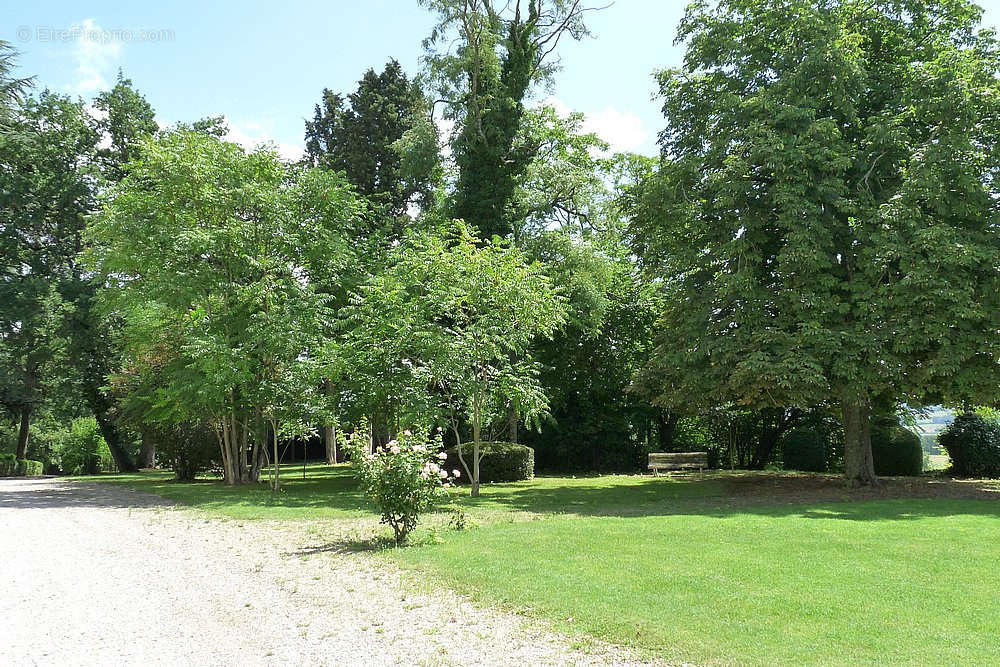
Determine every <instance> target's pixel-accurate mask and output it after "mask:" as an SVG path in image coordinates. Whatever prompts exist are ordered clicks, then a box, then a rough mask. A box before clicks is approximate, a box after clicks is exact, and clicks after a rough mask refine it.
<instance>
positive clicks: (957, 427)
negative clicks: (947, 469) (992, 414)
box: [938, 413, 1000, 477]
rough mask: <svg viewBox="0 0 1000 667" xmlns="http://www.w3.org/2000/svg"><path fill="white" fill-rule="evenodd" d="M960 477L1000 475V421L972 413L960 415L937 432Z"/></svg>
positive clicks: (939, 441) (954, 471)
mask: <svg viewBox="0 0 1000 667" xmlns="http://www.w3.org/2000/svg"><path fill="white" fill-rule="evenodd" d="M938 443H939V444H940V445H941V447H942V448H943V449H944V450H945V451H946V452H947V453H948V456H949V457H951V469H952V472H953V473H954V474H956V475H958V476H960V477H1000V424H998V423H997V422H994V421H991V420H987V419H984V418H982V417H981V416H979V415H977V414H974V413H967V414H964V415H959V416H958V417H956V418H955V421H953V422H952V423H951V424H950V425H949V426H948V427H947V428H946V429H944V430H943V431H941V434H940V435H938Z"/></svg>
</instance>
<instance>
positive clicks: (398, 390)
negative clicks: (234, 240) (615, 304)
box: [344, 223, 565, 489]
mask: <svg viewBox="0 0 1000 667" xmlns="http://www.w3.org/2000/svg"><path fill="white" fill-rule="evenodd" d="M564 313H565V311H564V306H563V301H562V299H561V298H560V296H559V295H558V293H557V292H556V291H555V290H553V288H552V286H551V283H550V281H549V279H548V278H547V277H546V276H545V274H544V269H543V267H542V266H540V265H538V264H534V263H533V264H529V263H527V262H526V261H525V258H524V255H523V254H522V252H521V251H520V250H518V249H517V248H515V247H512V246H511V245H509V244H507V243H504V242H481V241H479V240H478V239H477V238H476V237H475V236H474V235H473V233H472V232H471V231H470V230H469V229H468V228H467V227H466V226H465V225H463V224H461V223H455V224H454V225H453V226H451V227H450V228H447V229H445V230H443V231H442V232H439V233H420V234H415V235H412V236H411V237H409V238H408V239H406V241H405V242H404V243H402V244H400V246H399V247H398V248H396V249H394V251H393V253H392V254H391V256H390V265H389V266H388V267H387V268H386V269H385V270H384V271H382V272H381V273H379V274H378V275H376V276H375V277H373V278H372V279H371V280H370V281H369V282H368V283H367V284H365V285H364V286H363V287H362V289H361V291H360V294H359V298H358V299H356V300H355V303H354V304H352V306H351V307H350V308H349V309H348V310H347V323H349V324H350V325H351V329H350V331H349V334H348V340H347V345H346V348H345V350H344V354H345V355H346V356H347V357H348V361H347V364H348V367H349V368H351V369H352V373H351V374H352V375H354V376H355V377H356V378H357V380H356V381H357V382H360V383H363V384H362V388H361V390H360V392H359V393H360V394H361V395H369V396H376V397H378V396H382V397H385V399H387V400H384V401H382V403H386V402H388V403H391V404H397V405H400V406H401V409H402V410H403V415H402V417H403V419H402V420H401V421H402V422H403V423H418V424H419V423H424V424H429V423H435V422H437V423H440V422H443V421H448V422H450V423H451V424H452V426H453V428H454V430H455V432H456V435H457V434H458V426H459V422H461V421H463V420H464V422H465V423H468V424H469V425H470V426H471V429H472V438H471V440H472V441H474V442H479V441H481V440H482V437H481V432H482V429H483V428H484V427H485V426H488V425H489V424H491V423H493V422H495V421H496V420H498V419H500V418H506V416H507V415H508V412H509V411H510V410H513V411H514V412H516V413H517V414H518V415H520V416H523V417H524V418H525V419H527V420H529V421H531V420H537V419H538V417H539V416H540V415H541V414H543V413H544V411H545V409H546V407H547V400H546V397H545V393H544V391H543V390H542V387H541V385H540V384H539V382H538V373H539V368H538V364H537V363H536V362H535V361H534V360H533V359H532V358H531V356H530V354H529V346H530V345H531V344H532V343H533V342H534V341H535V340H537V339H538V338H542V337H546V336H551V335H552V333H553V332H554V331H555V329H556V328H557V327H558V326H559V324H560V323H561V322H562V321H563V318H564V317H565V314H564ZM376 341H377V344H373V342H376ZM475 482H476V480H475V479H473V483H474V486H473V489H475V488H476V487H475Z"/></svg>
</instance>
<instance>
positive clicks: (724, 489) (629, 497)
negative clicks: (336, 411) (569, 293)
mask: <svg viewBox="0 0 1000 667" xmlns="http://www.w3.org/2000/svg"><path fill="white" fill-rule="evenodd" d="M620 479H621V478H620ZM623 479H625V480H627V482H626V483H623V484H609V485H599V484H594V485H584V484H579V483H576V480H574V483H572V484H558V483H553V482H555V480H549V482H550V483H549V484H547V485H544V486H538V485H532V486H519V485H513V484H511V485H496V486H494V487H490V488H488V489H486V490H485V491H484V495H483V496H482V497H481V498H478V499H474V498H466V499H465V500H464V502H463V504H465V505H466V506H467V507H470V508H477V509H483V510H486V509H506V510H508V511H522V512H533V513H538V512H542V513H553V514H572V515H578V516H613V517H645V516H671V515H705V516H715V517H727V516H732V515H734V514H758V515H762V516H775V517H777V516H798V517H804V518H812V519H842V520H844V519H846V520H855V521H872V520H889V519H893V520H897V519H917V518H922V517H929V516H949V515H953V514H965V513H975V514H991V515H996V516H1000V480H978V481H959V480H951V479H941V478H922V477H921V478H885V479H883V480H881V483H880V485H879V486H877V487H874V488H870V489H848V488H847V487H846V486H845V485H844V482H843V479H842V478H840V477H837V476H833V475H805V474H795V473H791V474H786V473H706V474H705V475H698V476H688V477H668V478H656V477H632V478H623ZM519 484H524V483H519ZM940 500H949V501H970V502H960V503H955V502H938V501H940ZM882 501H887V502H882ZM977 501H978V502H977Z"/></svg>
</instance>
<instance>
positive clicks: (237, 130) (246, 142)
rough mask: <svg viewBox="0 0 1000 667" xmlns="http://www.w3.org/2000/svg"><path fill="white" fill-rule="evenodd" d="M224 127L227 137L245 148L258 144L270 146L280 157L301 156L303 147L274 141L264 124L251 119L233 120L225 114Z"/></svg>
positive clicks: (291, 158) (291, 160) (251, 148)
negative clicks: (227, 130)
mask: <svg viewBox="0 0 1000 667" xmlns="http://www.w3.org/2000/svg"><path fill="white" fill-rule="evenodd" d="M224 118H225V122H226V127H228V128H229V134H228V135H227V137H226V138H227V139H229V140H230V141H233V142H235V143H237V144H239V145H240V146H243V148H245V149H247V150H253V149H255V148H258V147H259V146H270V147H271V148H273V149H274V150H275V151H277V152H278V155H280V156H281V159H283V160H287V161H289V162H294V161H295V160H298V159H299V158H301V157H302V154H303V153H304V152H305V148H304V147H303V146H301V145H299V144H287V143H282V142H280V141H275V140H274V139H273V138H272V137H271V136H270V133H269V132H268V129H267V128H266V127H265V126H264V124H262V123H260V122H258V121H253V120H246V121H234V120H232V119H231V118H229V117H228V116H225V117H224Z"/></svg>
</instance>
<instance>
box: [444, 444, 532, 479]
mask: <svg viewBox="0 0 1000 667" xmlns="http://www.w3.org/2000/svg"><path fill="white" fill-rule="evenodd" d="M445 451H446V453H447V454H448V459H447V463H446V466H447V468H448V469H449V470H452V469H457V470H462V469H463V465H462V462H461V460H460V459H459V456H458V447H457V446H456V447H449V448H448V449H447V450H445ZM480 451H481V452H482V460H481V462H480V463H479V480H480V481H481V482H487V483H489V482H520V481H522V480H525V479H531V478H533V477H534V476H535V450H533V449H532V448H531V447H526V446H525V445H521V444H517V443H512V442H484V443H481V444H480ZM462 456H463V457H464V458H465V461H466V463H468V462H469V460H470V459H471V457H472V446H471V444H470V443H465V444H464V445H463V446H462ZM459 481H462V482H465V481H468V476H467V475H465V474H462V475H461V477H460V478H459Z"/></svg>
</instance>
